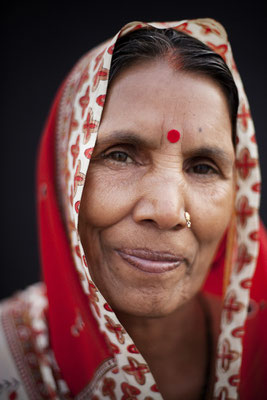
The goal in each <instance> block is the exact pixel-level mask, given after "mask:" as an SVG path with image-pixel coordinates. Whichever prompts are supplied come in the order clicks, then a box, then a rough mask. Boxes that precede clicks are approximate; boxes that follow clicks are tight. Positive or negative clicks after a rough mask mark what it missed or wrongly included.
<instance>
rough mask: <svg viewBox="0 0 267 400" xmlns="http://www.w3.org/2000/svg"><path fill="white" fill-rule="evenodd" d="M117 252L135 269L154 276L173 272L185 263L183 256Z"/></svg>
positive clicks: (149, 251) (143, 250) (127, 250)
mask: <svg viewBox="0 0 267 400" xmlns="http://www.w3.org/2000/svg"><path fill="white" fill-rule="evenodd" d="M116 252H117V253H118V254H119V256H120V257H121V258H122V259H123V260H124V261H126V262H128V263H129V264H130V265H132V266H133V267H135V268H137V269H139V270H141V271H143V272H149V273H154V274H155V273H156V274H160V273H164V272H169V271H172V270H174V269H176V268H178V267H179V266H180V265H181V264H182V263H183V262H184V261H185V258H184V257H182V256H176V255H174V254H171V253H168V252H161V251H153V250H148V249H116Z"/></svg>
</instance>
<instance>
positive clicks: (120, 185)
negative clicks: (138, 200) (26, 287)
mask: <svg viewBox="0 0 267 400" xmlns="http://www.w3.org/2000/svg"><path fill="white" fill-rule="evenodd" d="M113 178H114V179H113ZM133 192H134V191H133V188H132V187H131V185H129V180H128V179H119V180H118V179H115V177H113V176H110V174H109V175H108V176H107V177H105V174H103V173H101V174H100V173H99V174H98V173H97V171H92V172H91V173H88V174H87V177H86V185H85V188H84V193H83V197H82V202H81V207H80V216H81V219H83V220H85V221H86V223H87V224H90V226H91V227H92V228H106V227H109V226H112V225H114V224H116V223H117V222H119V221H120V220H121V219H122V218H124V217H125V216H126V215H127V214H128V213H130V212H131V209H132V207H133V204H134V194H133Z"/></svg>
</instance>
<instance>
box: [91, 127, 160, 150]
mask: <svg viewBox="0 0 267 400" xmlns="http://www.w3.org/2000/svg"><path fill="white" fill-rule="evenodd" d="M114 142H120V143H126V144H131V145H133V146H136V147H145V148H151V149H155V148H157V143H155V140H153V139H152V140H149V139H146V138H143V137H142V136H140V135H137V134H136V133H134V132H132V131H128V130H125V131H113V132H111V133H109V134H108V136H106V137H101V134H100V135H98V137H97V141H96V145H98V146H106V145H108V144H113V143H114Z"/></svg>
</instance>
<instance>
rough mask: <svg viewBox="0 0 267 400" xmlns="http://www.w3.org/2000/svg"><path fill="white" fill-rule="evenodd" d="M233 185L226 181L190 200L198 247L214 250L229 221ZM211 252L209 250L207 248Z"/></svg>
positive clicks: (232, 199)
mask: <svg viewBox="0 0 267 400" xmlns="http://www.w3.org/2000/svg"><path fill="white" fill-rule="evenodd" d="M233 188H234V184H233V182H230V181H227V182H224V184H223V185H218V187H214V188H213V189H211V190H205V192H204V194H203V193H202V195H200V193H194V196H192V199H191V205H190V209H191V210H192V212H191V213H190V214H191V220H192V226H194V228H193V229H194V233H195V235H196V237H197V238H198V242H199V245H200V246H202V247H203V246H208V245H210V246H211V247H212V248H214V251H215V249H216V246H217V244H218V242H219V241H220V239H221V237H222V235H223V234H224V232H225V230H226V228H227V227H228V225H229V222H230V220H231V216H232V212H233V206H234V189H233ZM209 249H210V250H211V248H210V247H209Z"/></svg>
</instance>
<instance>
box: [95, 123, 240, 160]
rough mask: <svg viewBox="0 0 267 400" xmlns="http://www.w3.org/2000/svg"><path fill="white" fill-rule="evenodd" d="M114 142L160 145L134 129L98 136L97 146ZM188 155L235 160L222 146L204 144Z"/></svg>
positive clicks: (185, 153)
mask: <svg viewBox="0 0 267 400" xmlns="http://www.w3.org/2000/svg"><path fill="white" fill-rule="evenodd" d="M114 142H119V143H125V144H130V145H133V146H136V147H139V148H150V149H153V150H154V149H156V148H157V147H158V145H157V143H156V142H155V140H153V139H150V140H149V139H146V138H143V137H142V136H140V135H138V134H136V133H135V132H133V131H129V130H124V131H121V130H118V131H113V132H111V133H109V134H108V135H107V136H106V137H101V134H100V137H99V135H98V137H97V142H96V145H97V146H101V147H102V146H106V145H112V144H113V143H114ZM184 155H185V156H186V157H199V158H204V157H208V158H215V159H219V160H221V161H222V162H224V163H227V164H231V163H233V162H234V159H233V158H232V157H231V156H230V155H229V154H228V153H227V152H226V151H224V150H223V149H222V148H221V147H219V146H216V145H215V146H214V145H212V146H205V145H204V146H202V147H196V148H193V149H190V150H189V151H186V152H184Z"/></svg>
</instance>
